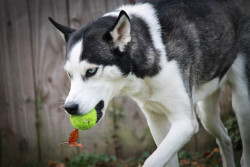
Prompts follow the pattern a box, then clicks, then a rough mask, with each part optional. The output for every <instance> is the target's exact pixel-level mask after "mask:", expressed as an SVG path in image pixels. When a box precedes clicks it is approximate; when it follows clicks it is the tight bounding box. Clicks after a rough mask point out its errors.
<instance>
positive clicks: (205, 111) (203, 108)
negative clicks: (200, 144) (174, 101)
mask: <svg viewBox="0 0 250 167" xmlns="http://www.w3.org/2000/svg"><path fill="white" fill-rule="evenodd" d="M219 96H220V91H219V90H218V91H216V92H215V93H214V94H212V95H209V96H208V97H206V99H204V100H202V101H199V102H198V104H197V106H198V110H197V113H198V116H199V118H200V119H201V123H202V124H203V126H204V128H205V129H206V130H207V131H208V132H209V133H210V134H212V135H213V136H215V138H216V142H217V144H218V145H219V148H220V153H221V156H222V161H223V167H235V163H234V156H233V149H232V143H231V140H230V137H229V136H228V134H227V130H226V128H225V127H224V126H223V123H222V122H221V119H220V109H219Z"/></svg>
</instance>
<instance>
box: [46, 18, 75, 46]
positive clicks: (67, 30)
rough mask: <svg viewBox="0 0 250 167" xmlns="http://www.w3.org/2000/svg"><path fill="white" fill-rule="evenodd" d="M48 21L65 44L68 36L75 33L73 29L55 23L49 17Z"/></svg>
mask: <svg viewBox="0 0 250 167" xmlns="http://www.w3.org/2000/svg"><path fill="white" fill-rule="evenodd" d="M49 21H50V22H51V23H52V24H53V25H54V26H55V27H56V29H57V30H58V32H59V33H60V35H61V36H62V37H63V38H64V39H65V41H66V42H67V41H68V40H69V36H70V35H71V34H72V33H73V32H74V31H75V29H73V28H69V27H66V26H64V25H61V24H59V23H57V22H56V21H55V20H53V19H52V18H51V17H49Z"/></svg>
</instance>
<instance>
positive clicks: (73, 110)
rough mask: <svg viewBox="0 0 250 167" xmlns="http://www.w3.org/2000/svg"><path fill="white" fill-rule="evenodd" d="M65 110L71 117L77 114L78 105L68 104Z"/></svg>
mask: <svg viewBox="0 0 250 167" xmlns="http://www.w3.org/2000/svg"><path fill="white" fill-rule="evenodd" d="M64 109H65V110H66V111H67V112H68V113H69V114H70V115H75V114H77V110H78V104H76V103H66V104H65V105H64Z"/></svg>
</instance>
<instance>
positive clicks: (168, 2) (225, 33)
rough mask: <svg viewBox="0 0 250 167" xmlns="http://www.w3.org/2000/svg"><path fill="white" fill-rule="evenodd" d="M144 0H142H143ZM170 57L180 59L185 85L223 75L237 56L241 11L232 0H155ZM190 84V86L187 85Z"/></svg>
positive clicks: (170, 58)
mask: <svg viewBox="0 0 250 167" xmlns="http://www.w3.org/2000/svg"><path fill="white" fill-rule="evenodd" d="M144 2H145V1H144ZM146 2H150V3H153V4H154V6H155V8H156V9H157V12H158V16H159V20H160V23H161V27H162V37H163V41H164V43H165V45H166V49H167V57H168V59H169V60H172V59H175V60H177V61H178V62H179V64H180V66H181V69H182V74H183V77H184V79H185V80H189V82H190V83H186V84H187V85H186V86H187V87H190V86H191V85H196V86H199V85H201V84H202V83H205V82H207V81H210V80H212V79H213V78H216V77H219V78H220V79H222V78H223V76H224V75H225V73H226V72H227V71H228V69H229V68H230V66H231V65H232V63H233V62H234V60H235V59H236V57H237V53H238V52H239V47H238V46H237V42H238V40H239V38H240V34H239V32H241V31H242V30H241V26H242V21H241V20H242V12H241V10H240V8H239V6H238V4H237V2H235V1H234V0H189V1H185V0H178V1H174V0H158V1H153V2H152V1H146ZM190 84H191V85H190Z"/></svg>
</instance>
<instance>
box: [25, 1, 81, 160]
mask: <svg viewBox="0 0 250 167" xmlns="http://www.w3.org/2000/svg"><path fill="white" fill-rule="evenodd" d="M29 2H30V4H29V6H30V10H31V16H30V17H31V29H32V41H33V43H32V48H33V50H34V55H33V56H34V68H35V76H36V78H35V83H36V91H37V103H38V115H39V125H40V126H39V132H40V133H39V137H40V145H41V157H42V160H43V161H44V162H48V160H57V159H62V158H66V157H68V158H70V157H72V156H75V155H76V153H77V149H76V148H71V147H69V146H61V147H59V146H58V144H59V143H61V142H64V141H67V140H68V137H69V135H70V133H71V131H72V130H73V129H74V128H73V127H72V125H71V123H70V120H69V115H67V114H65V112H64V110H63V108H62V107H60V106H62V105H63V104H64V99H65V98H66V95H67V93H68V89H69V81H68V78H67V76H66V74H65V72H64V69H63V66H64V63H65V48H64V45H65V42H64V40H63V39H62V38H61V36H60V35H59V34H58V33H57V31H56V29H55V28H54V27H53V25H52V24H51V23H50V22H49V21H48V17H49V16H51V17H53V18H54V19H55V20H56V21H58V22H60V23H62V24H64V25H67V6H66V0H53V1H50V0H43V1H40V0H31V1H29Z"/></svg>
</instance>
